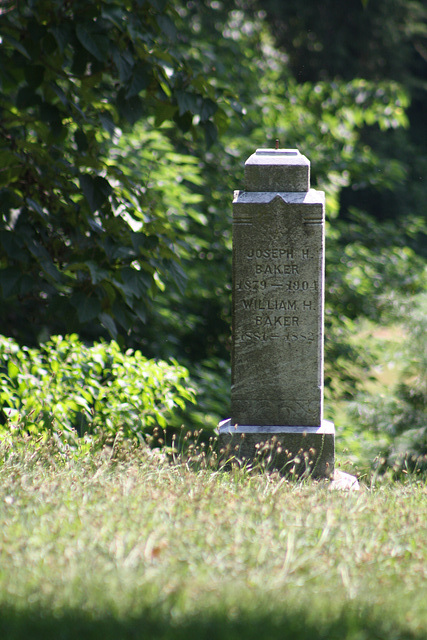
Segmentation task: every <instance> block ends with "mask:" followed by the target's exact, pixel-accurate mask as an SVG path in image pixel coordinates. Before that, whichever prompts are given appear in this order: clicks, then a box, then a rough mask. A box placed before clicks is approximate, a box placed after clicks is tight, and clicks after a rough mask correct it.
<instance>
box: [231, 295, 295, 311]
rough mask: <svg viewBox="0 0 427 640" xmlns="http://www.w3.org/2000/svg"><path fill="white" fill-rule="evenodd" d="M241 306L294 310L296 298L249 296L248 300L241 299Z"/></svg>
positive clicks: (250, 308)
mask: <svg viewBox="0 0 427 640" xmlns="http://www.w3.org/2000/svg"><path fill="white" fill-rule="evenodd" d="M242 304H243V308H244V309H249V310H252V309H253V310H254V311H256V310H264V309H267V310H274V311H281V310H282V309H283V310H284V311H296V310H297V301H296V300H260V299H257V298H250V299H249V300H248V299H246V300H242Z"/></svg>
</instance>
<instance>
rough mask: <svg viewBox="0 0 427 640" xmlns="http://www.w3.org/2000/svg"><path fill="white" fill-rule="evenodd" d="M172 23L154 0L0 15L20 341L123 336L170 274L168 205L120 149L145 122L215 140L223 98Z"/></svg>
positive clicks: (12, 283) (5, 262)
mask: <svg viewBox="0 0 427 640" xmlns="http://www.w3.org/2000/svg"><path fill="white" fill-rule="evenodd" d="M177 20H179V15H178V14H177V12H176V11H175V9H174V8H173V3H169V2H163V1H156V0H153V1H152V2H143V1H139V2H131V1H130V0H127V1H125V2H123V1H122V0H120V1H118V0H109V1H108V2H107V1H100V0H97V1H96V2H89V3H88V2H84V1H83V0H75V1H73V2H63V0H54V1H53V2H52V1H51V0H30V1H28V2H24V3H21V2H19V3H16V4H13V5H11V6H9V7H8V10H6V9H5V10H4V12H3V13H2V15H0V32H1V39H2V44H1V48H0V91H1V94H0V162H1V171H0V205H1V213H2V216H1V222H0V248H1V256H0V269H1V271H0V277H1V286H2V295H3V299H4V301H5V303H4V304H3V305H2V310H1V324H2V327H3V330H4V331H7V332H8V333H11V334H13V335H15V336H16V337H19V338H20V339H21V340H22V339H23V338H24V339H27V340H28V339H30V340H35V339H36V338H37V337H40V334H41V333H43V332H44V333H47V335H49V334H50V333H52V332H59V331H60V332H63V331H68V330H72V329H82V330H83V331H85V327H87V324H88V323H96V326H97V327H99V325H100V324H101V325H102V326H103V327H104V328H105V329H106V330H107V331H108V332H109V333H110V334H111V335H112V336H116V335H117V332H118V328H117V324H118V325H119V326H120V332H121V333H122V334H123V333H125V332H127V331H129V330H130V329H131V328H132V326H133V324H134V323H135V322H136V321H144V319H145V314H146V308H147V306H148V304H149V301H150V299H151V298H152V297H153V295H154V293H155V291H156V290H158V287H159V283H161V279H162V276H163V274H165V273H167V272H170V270H171V269H172V270H173V269H174V268H175V269H176V266H175V262H176V261H178V260H179V258H178V256H177V252H176V248H175V243H176V236H177V229H176V228H175V226H174V224H173V223H172V221H171V219H170V218H169V216H168V207H167V203H166V202H162V206H161V207H159V206H155V205H154V206H153V204H152V202H151V197H150V192H149V180H148V179H147V177H146V175H144V171H143V172H142V173H141V172H140V171H139V170H135V168H134V167H133V165H132V164H131V163H128V162H126V161H124V160H123V158H122V155H121V151H120V150H119V149H116V150H115V151H113V150H114V149H115V148H116V144H115V143H116V142H117V140H118V139H119V138H120V136H121V133H122V130H124V129H126V128H129V127H130V126H132V125H134V124H135V122H137V121H138V120H139V119H141V118H142V119H145V120H146V119H147V118H149V117H153V118H154V119H155V122H156V127H158V126H160V124H161V122H163V121H164V120H173V121H174V122H175V125H176V126H177V127H178V128H181V129H183V130H185V131H189V130H192V132H193V133H194V135H195V136H196V137H197V135H199V131H203V130H204V133H205V135H206V138H207V139H208V141H212V140H214V139H215V136H216V131H217V126H216V124H215V122H216V121H217V120H218V119H221V113H222V111H221V109H220V108H219V105H218V103H217V100H216V93H215V89H214V88H213V87H212V85H211V84H210V83H209V80H208V78H207V77H206V76H205V75H202V74H200V73H199V72H197V70H196V69H195V67H194V66H193V65H192V60H191V57H190V58H189V59H187V58H185V57H184V56H183V55H182V54H181V53H180V51H179V47H178V46H177V34H178V31H177V30H178V28H179V25H178V24H176V22H177ZM195 115H197V117H198V129H195V128H194V127H193V125H192V121H193V117H194V116H195ZM139 144H141V142H139ZM147 172H148V167H147V168H146V172H145V174H146V173H147ZM96 332H99V328H98V329H93V331H92V333H95V335H96Z"/></svg>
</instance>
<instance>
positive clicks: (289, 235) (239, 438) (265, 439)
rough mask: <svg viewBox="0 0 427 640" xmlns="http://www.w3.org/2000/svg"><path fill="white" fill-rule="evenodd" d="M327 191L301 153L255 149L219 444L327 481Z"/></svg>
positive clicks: (240, 203) (243, 196)
mask: <svg viewBox="0 0 427 640" xmlns="http://www.w3.org/2000/svg"><path fill="white" fill-rule="evenodd" d="M324 209H325V205H324V193H323V192H321V191H316V190H314V189H310V163H309V161H308V159H307V158H306V157H305V156H303V155H301V154H300V153H299V151H297V150H296V149H258V150H257V151H256V153H254V154H253V155H252V156H251V157H250V158H249V159H248V160H247V161H246V163H245V191H236V192H235V196H234V201H233V346H232V385H231V418H230V419H227V420H224V421H223V422H221V423H220V425H219V438H220V445H221V446H222V447H230V446H231V447H232V449H233V451H234V450H235V448H236V447H238V452H239V456H240V457H242V458H243V457H244V458H245V459H248V460H251V459H254V458H256V457H259V456H260V454H261V452H263V453H265V454H266V455H265V457H268V459H269V461H270V463H271V465H272V466H273V467H274V468H278V469H283V470H284V471H286V470H293V471H294V472H296V473H298V474H300V473H304V472H307V473H310V474H312V475H313V476H315V477H329V476H331V475H332V474H333V472H334V446H335V445H334V442H335V430H334V425H333V424H332V423H331V422H328V421H325V420H323V299H324Z"/></svg>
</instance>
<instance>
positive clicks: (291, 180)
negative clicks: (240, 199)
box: [245, 149, 310, 191]
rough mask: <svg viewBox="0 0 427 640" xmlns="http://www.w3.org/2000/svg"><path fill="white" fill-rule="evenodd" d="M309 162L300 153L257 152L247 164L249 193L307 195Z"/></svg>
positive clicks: (290, 151)
mask: <svg viewBox="0 0 427 640" xmlns="http://www.w3.org/2000/svg"><path fill="white" fill-rule="evenodd" d="M309 188H310V162H309V161H308V160H307V158H306V157H305V156H303V155H301V153H300V152H299V151H298V150H297V149H257V150H256V152H255V153H254V154H252V155H251V156H250V158H248V159H247V160H246V162H245V189H246V191H308V190H309Z"/></svg>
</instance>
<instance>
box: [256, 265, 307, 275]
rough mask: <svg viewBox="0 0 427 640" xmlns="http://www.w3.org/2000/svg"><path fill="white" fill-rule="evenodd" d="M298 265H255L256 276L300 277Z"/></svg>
mask: <svg viewBox="0 0 427 640" xmlns="http://www.w3.org/2000/svg"><path fill="white" fill-rule="evenodd" d="M298 273H299V271H298V265H297V264H267V265H263V264H257V265H255V274H256V275H257V276H259V275H262V276H277V275H281V276H284V275H291V274H296V275H298Z"/></svg>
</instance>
